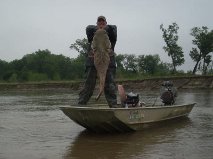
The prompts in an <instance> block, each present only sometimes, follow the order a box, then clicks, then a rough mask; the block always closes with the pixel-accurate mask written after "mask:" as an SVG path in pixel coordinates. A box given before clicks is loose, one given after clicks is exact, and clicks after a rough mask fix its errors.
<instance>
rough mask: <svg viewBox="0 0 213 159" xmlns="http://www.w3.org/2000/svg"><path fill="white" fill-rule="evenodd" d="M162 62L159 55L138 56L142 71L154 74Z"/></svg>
mask: <svg viewBox="0 0 213 159" xmlns="http://www.w3.org/2000/svg"><path fill="white" fill-rule="evenodd" d="M159 62H160V57H159V55H157V54H156V55H140V56H139V57H138V67H139V71H140V72H141V73H147V74H154V73H156V72H157V69H158V65H159Z"/></svg>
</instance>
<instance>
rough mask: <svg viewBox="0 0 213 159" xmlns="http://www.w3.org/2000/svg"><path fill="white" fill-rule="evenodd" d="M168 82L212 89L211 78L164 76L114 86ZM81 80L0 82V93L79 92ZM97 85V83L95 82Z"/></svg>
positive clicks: (150, 87)
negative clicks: (26, 91) (55, 90)
mask: <svg viewBox="0 0 213 159" xmlns="http://www.w3.org/2000/svg"><path fill="white" fill-rule="evenodd" d="M167 80H170V81H172V82H173V83H174V86H175V87H176V88H177V89H213V76H212V75H209V76H166V77H145V78H140V79H117V80H116V84H122V85H123V86H124V87H125V88H126V89H135V90H137V89H143V90H157V89H159V88H160V87H161V84H162V83H163V81H167ZM83 84H84V81H83V80H73V81H40V82H20V83H8V82H0V91H6V90H36V89H41V90H51V89H69V90H79V89H81V87H82V86H83ZM97 84H98V82H97Z"/></svg>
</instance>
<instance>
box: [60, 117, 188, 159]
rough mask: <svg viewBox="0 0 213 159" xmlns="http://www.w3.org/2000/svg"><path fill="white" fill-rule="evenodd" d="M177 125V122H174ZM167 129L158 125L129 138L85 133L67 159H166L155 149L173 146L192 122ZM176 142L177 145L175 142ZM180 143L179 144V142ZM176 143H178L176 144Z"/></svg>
mask: <svg viewBox="0 0 213 159" xmlns="http://www.w3.org/2000/svg"><path fill="white" fill-rule="evenodd" d="M173 122H174V121H173ZM164 124H166V125H167V127H165V126H163V125H161V127H160V125H158V126H157V127H153V128H151V129H149V130H145V131H141V132H135V133H126V134H114V135H109V134H108V135H107V134H99V135H97V134H95V135H94V134H90V133H89V132H87V131H84V132H82V133H80V134H79V136H78V137H77V138H76V139H75V141H74V142H73V143H71V146H70V147H68V149H67V153H66V155H65V157H64V158H65V159H68V158H70V157H73V158H76V159H84V158H85V159H88V158H91V159H96V158H97V159H98V158H109V159H113V158H121V159H124V158H126V159H129V158H138V157H140V158H151V157H155V155H156V157H158V158H161V157H162V158H164V155H162V156H161V155H160V153H162V150H161V149H156V150H155V151H156V153H155V154H153V153H152V152H151V151H153V147H155V146H157V145H160V144H163V143H165V142H168V141H169V142H171V140H173V138H175V137H177V136H178V135H180V132H181V129H186V128H187V127H189V126H190V124H191V121H190V120H189V119H188V118H184V119H181V120H176V124H174V123H172V122H166V123H164ZM172 142H174V141H172ZM175 142H176V141H175ZM175 142H174V143H175ZM157 154H158V155H157Z"/></svg>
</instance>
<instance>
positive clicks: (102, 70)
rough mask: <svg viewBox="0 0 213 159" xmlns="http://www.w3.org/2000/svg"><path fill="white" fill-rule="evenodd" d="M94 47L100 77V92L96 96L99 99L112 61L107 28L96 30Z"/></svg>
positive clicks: (95, 61) (95, 63)
mask: <svg viewBox="0 0 213 159" xmlns="http://www.w3.org/2000/svg"><path fill="white" fill-rule="evenodd" d="M92 49H93V53H94V65H95V68H96V70H97V74H98V77H99V93H98V95H97V96H96V100H98V99H99V98H100V96H101V94H102V93H103V91H104V85H105V80H106V74H107V69H108V66H109V62H110V56H109V54H110V52H111V43H110V40H109V37H108V35H107V32H106V30H104V29H98V30H97V31H96V32H95V35H94V37H93V41H92Z"/></svg>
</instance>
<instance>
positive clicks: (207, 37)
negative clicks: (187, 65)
mask: <svg viewBox="0 0 213 159" xmlns="http://www.w3.org/2000/svg"><path fill="white" fill-rule="evenodd" d="M190 34H191V35H192V36H193V37H194V39H193V40H192V43H193V44H194V45H195V46H196V48H192V50H191V51H190V53H189V55H190V57H191V58H192V60H193V61H195V62H196V64H195V66H194V69H193V72H192V73H193V74H195V73H196V71H197V69H198V66H199V65H200V64H201V61H202V62H203V66H202V72H203V74H206V72H207V68H208V65H209V64H210V62H211V56H210V55H209V54H210V53H211V52H213V30H211V31H208V28H207V27H205V26H203V27H202V28H199V27H194V28H192V30H191V33H190Z"/></svg>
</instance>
